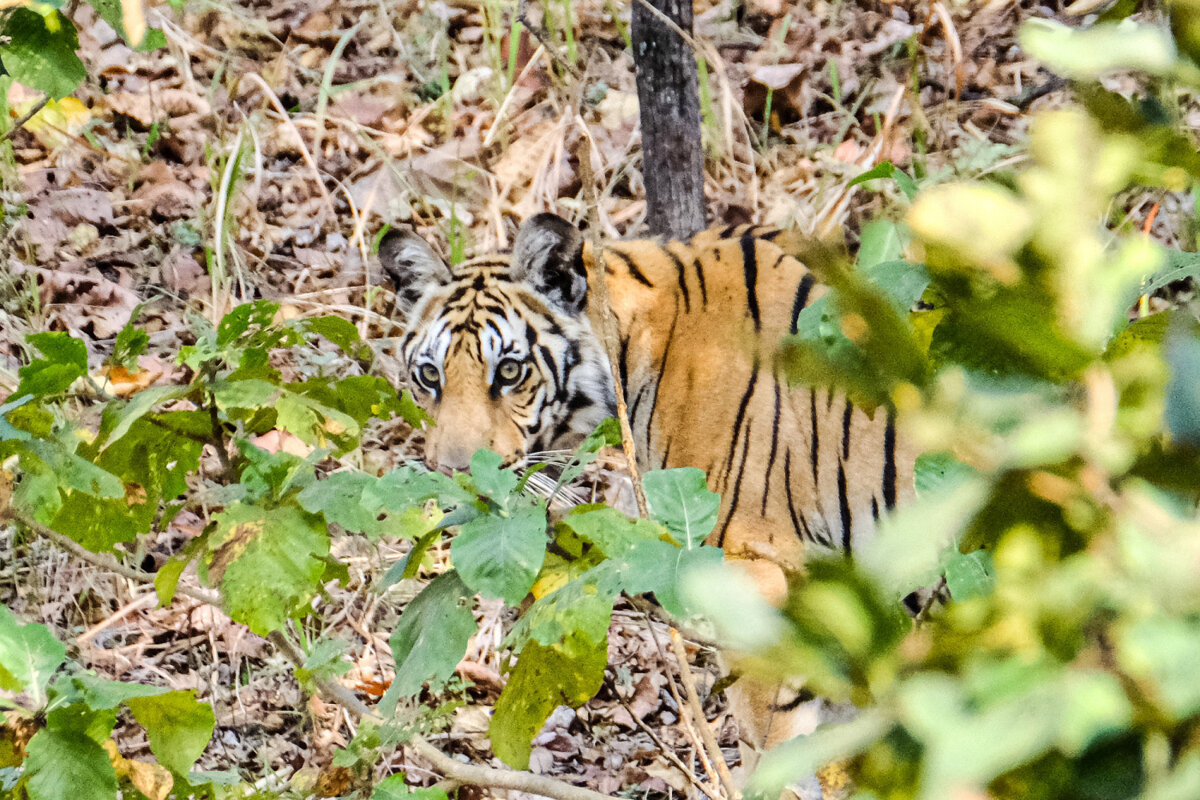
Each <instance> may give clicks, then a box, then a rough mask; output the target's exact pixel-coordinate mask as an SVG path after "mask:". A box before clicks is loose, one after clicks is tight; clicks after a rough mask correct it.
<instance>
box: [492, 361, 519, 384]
mask: <svg viewBox="0 0 1200 800" xmlns="http://www.w3.org/2000/svg"><path fill="white" fill-rule="evenodd" d="M520 377H521V362H519V361H513V360H512V359H511V358H507V359H505V360H504V361H501V362H500V365H499V366H498V367H496V378H497V379H498V380H499V381H500V382H501V383H516V382H517V379H518V378H520Z"/></svg>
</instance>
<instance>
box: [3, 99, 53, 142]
mask: <svg viewBox="0 0 1200 800" xmlns="http://www.w3.org/2000/svg"><path fill="white" fill-rule="evenodd" d="M49 102H50V95H46V96H45V97H43V98H42V99H41V100H38V101H37V102H36V103H34V105H33V108H31V109H29V110H28V111H26V112H25V113H24V114H22V115H21V116H19V117H17V118H16V120H15V121H14V122H13V124H12V127H11V128H9V129H8V130H6V131H5V132H4V134H3V135H0V142H7V141H8V140H9V139H11V138H12V136H13V134H14V133H16V132H17V131H19V130H20V129H21V127H22V126H23V125H24V124H25V123H26V122H29V120H31V119H33V117H34V115H35V114H37V113H38V112H39V111H41V110H42V109H43V108H45V107H46V104H47V103H49Z"/></svg>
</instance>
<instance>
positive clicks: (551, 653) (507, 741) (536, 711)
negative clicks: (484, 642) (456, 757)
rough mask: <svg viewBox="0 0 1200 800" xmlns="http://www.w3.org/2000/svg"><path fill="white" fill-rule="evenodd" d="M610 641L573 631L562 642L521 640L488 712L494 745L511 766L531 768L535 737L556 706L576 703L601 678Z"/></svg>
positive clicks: (591, 691) (588, 695)
mask: <svg viewBox="0 0 1200 800" xmlns="http://www.w3.org/2000/svg"><path fill="white" fill-rule="evenodd" d="M607 665H608V642H607V639H601V641H600V642H599V643H596V642H591V641H589V640H588V639H587V638H586V637H583V636H573V637H571V638H570V639H568V640H567V641H566V642H564V643H563V644H561V645H554V646H552V647H542V646H541V645H539V644H538V643H537V642H530V643H529V644H527V645H525V649H524V650H522V651H521V655H520V657H519V658H518V660H517V666H516V667H515V668H514V669H513V671H512V674H510V675H509V676H508V684H507V685H506V686H505V687H504V691H503V692H501V694H500V699H499V700H497V701H496V710H495V711H494V712H493V714H492V725H491V731H490V735H491V739H492V750H493V752H495V753H496V755H498V756H499V757H500V758H501V759H502V760H503V761H504V763H506V764H508V765H509V766H510V767H513V768H514V769H528V768H529V754H530V753H531V752H532V749H533V737H534V736H536V735H537V734H538V731H540V730H541V729H542V725H543V724H545V722H546V718H547V717H549V716H550V712H551V711H553V710H554V709H555V708H557V707H558V706H560V705H565V706H570V707H572V708H578V707H579V706H581V705H583V704H584V703H586V702H587V701H588V700H590V699H592V697H593V695H595V694H596V692H597V691H599V690H600V686H601V685H602V684H603V683H604V668H605V667H606V666H607Z"/></svg>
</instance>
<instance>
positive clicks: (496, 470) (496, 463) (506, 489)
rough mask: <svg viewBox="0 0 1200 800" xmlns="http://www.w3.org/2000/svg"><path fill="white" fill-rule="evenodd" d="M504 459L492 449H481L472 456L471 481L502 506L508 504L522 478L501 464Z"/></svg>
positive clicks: (486, 495) (483, 493)
mask: <svg viewBox="0 0 1200 800" xmlns="http://www.w3.org/2000/svg"><path fill="white" fill-rule="evenodd" d="M502 461H503V459H502V458H501V457H500V456H498V455H497V454H495V453H493V452H492V451H491V450H480V451H478V452H477V453H475V455H473V456H471V482H472V483H473V484H475V488H476V489H478V490H479V493H480V494H482V495H484V496H485V497H488V498H490V499H491V500H493V501H494V502H496V503H497V504H498V505H500V506H501V507H504V506H506V505H507V504H508V502H509V499H510V498H511V497H512V495H513V492H515V491H516V489H517V483H518V482H519V481H520V478H519V477H518V476H517V473H516V472H515V471H513V470H511V469H504V468H502V467H501V466H500V463H501V462H502Z"/></svg>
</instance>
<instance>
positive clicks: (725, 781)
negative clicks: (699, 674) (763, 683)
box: [671, 628, 742, 800]
mask: <svg viewBox="0 0 1200 800" xmlns="http://www.w3.org/2000/svg"><path fill="white" fill-rule="evenodd" d="M671 649H672V650H674V651H675V659H676V660H677V661H678V662H679V677H680V678H681V679H682V680H683V691H684V693H685V694H686V695H687V700H688V707H689V708H690V709H691V711H692V717H693V718H694V719H695V724H696V728H698V729H699V731H700V738H701V739H703V740H704V747H705V748H706V749H707V750H708V756H709V758H711V759H712V762H713V765H714V766H716V768H717V774H718V775H720V776H721V786H723V787H724V788H725V794H726V796H728V797H729V798H730V800H740V799H741V796H742V793H741V792H740V791H738V788H737V786H736V785H735V784H734V782H733V776H732V775H730V774H729V765H728V764H726V763H725V755H724V754H723V753H722V752H721V746H720V745H719V744H717V737H716V736H714V735H713V732H712V728H711V727H709V724H708V718H707V717H705V716H704V706H702V705H701V704H700V693H699V692H697V691H696V679H695V677H693V676H692V670H691V667H689V666H688V660H687V651H686V650H684V649H683V637H682V636H680V635H679V631H677V630H675V629H674V628H671Z"/></svg>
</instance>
